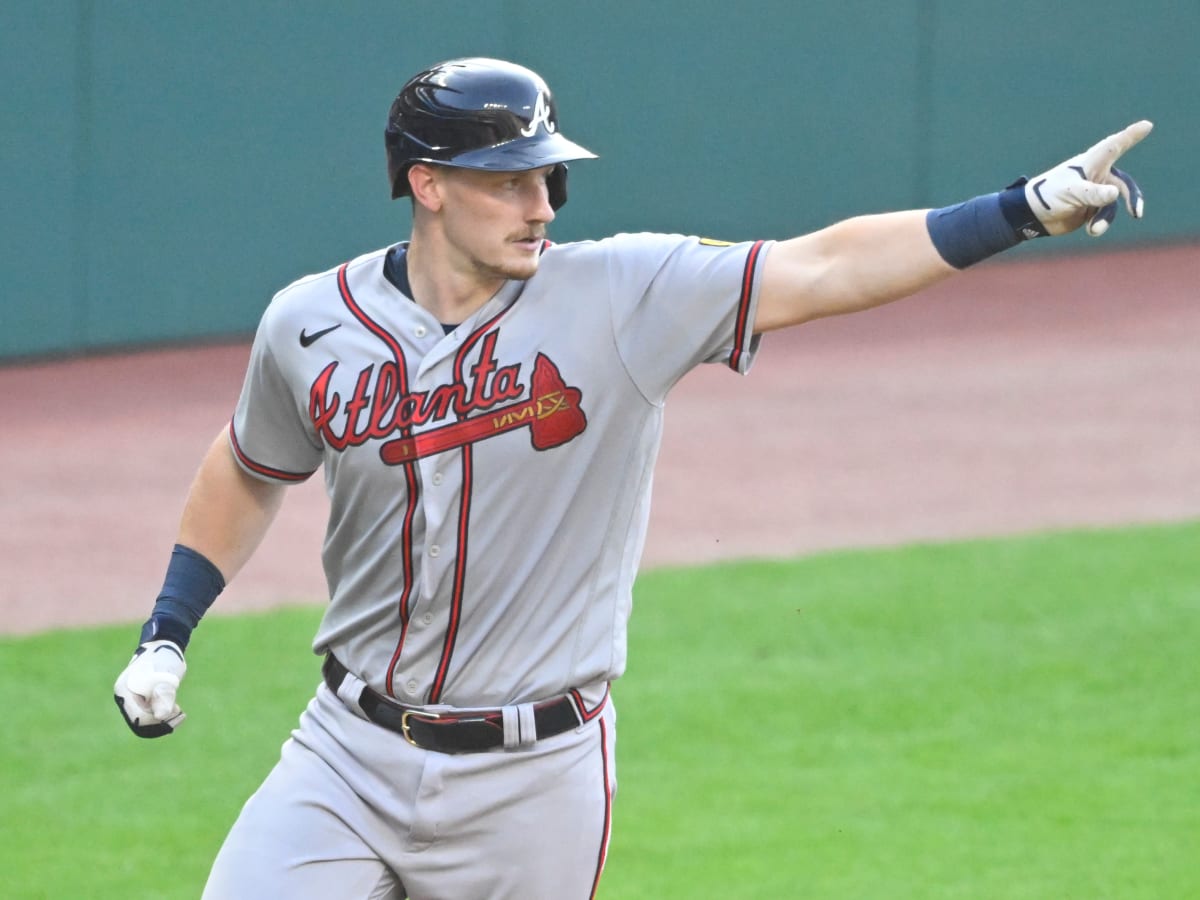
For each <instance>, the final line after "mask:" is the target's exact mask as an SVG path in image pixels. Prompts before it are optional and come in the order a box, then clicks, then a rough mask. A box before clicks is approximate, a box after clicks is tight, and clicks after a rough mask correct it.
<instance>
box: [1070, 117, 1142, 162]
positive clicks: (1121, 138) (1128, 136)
mask: <svg viewBox="0 0 1200 900" xmlns="http://www.w3.org/2000/svg"><path fill="white" fill-rule="evenodd" d="M1153 128H1154V123H1153V122H1150V121H1148V120H1146V119H1142V120H1141V121H1140V122H1134V123H1133V124H1132V125H1128V126H1126V127H1125V128H1124V129H1122V130H1121V131H1118V132H1117V133H1116V134H1110V135H1109V136H1108V137H1106V138H1104V140H1102V141H1099V142H1097V143H1096V144H1095V145H1093V146H1092V148H1091V149H1090V150H1088V152H1087V153H1086V154H1085V159H1086V161H1085V163H1084V165H1085V166H1086V167H1087V169H1088V170H1089V171H1092V170H1093V166H1095V167H1104V168H1108V167H1109V166H1111V165H1112V164H1113V163H1114V162H1116V161H1117V160H1118V159H1120V157H1121V156H1122V155H1123V154H1124V153H1126V152H1127V151H1128V150H1129V149H1130V148H1131V147H1134V146H1135V145H1137V144H1138V143H1139V142H1140V141H1141V140H1142V139H1143V138H1144V137H1145V136H1146V135H1148V134H1149V133H1150V132H1151V130H1152V129H1153Z"/></svg>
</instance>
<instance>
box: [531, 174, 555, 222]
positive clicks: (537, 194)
mask: <svg viewBox="0 0 1200 900" xmlns="http://www.w3.org/2000/svg"><path fill="white" fill-rule="evenodd" d="M530 194H531V195H532V197H531V206H530V209H529V211H528V213H527V220H528V221H529V222H536V223H538V224H541V225H548V224H550V223H551V222H553V221H554V216H555V212H554V207H553V206H551V205H550V188H549V186H548V185H547V184H546V181H545V179H538V181H537V183H536V188H535V190H533V191H531V192H530Z"/></svg>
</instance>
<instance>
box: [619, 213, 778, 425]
mask: <svg viewBox="0 0 1200 900" xmlns="http://www.w3.org/2000/svg"><path fill="white" fill-rule="evenodd" d="M612 240H613V242H614V243H613V247H612V255H611V257H610V279H611V304H612V311H613V332H614V336H615V340H616V344H617V350H618V353H619V354H620V356H621V359H622V361H623V362H624V364H625V366H626V369H627V370H628V372H629V375H630V377H631V378H632V379H633V380H634V382H635V383H636V384H637V385H638V387H639V389H640V390H641V391H642V393H643V394H644V395H645V396H646V397H647V399H650V400H652V401H654V402H661V400H662V399H663V398H664V397H665V396H666V393H667V391H668V390H670V388H671V387H672V386H673V385H674V384H675V383H676V382H677V381H678V380H679V379H680V378H682V377H683V376H684V375H685V374H686V373H687V372H689V371H690V370H691V369H693V368H695V367H696V366H697V365H699V364H701V363H706V362H707V363H717V364H722V365H726V366H729V368H731V369H733V370H734V371H735V372H739V373H745V372H747V371H749V369H750V366H751V364H752V362H753V360H754V356H755V354H756V352H757V350H758V345H759V337H760V336H759V335H755V334H754V333H753V323H754V313H755V309H756V306H757V302H758V292H759V283H760V281H761V272H762V267H763V261H764V259H765V257H766V254H767V252H768V251H769V249H770V247H771V246H772V244H771V243H770V242H766V241H755V242H745V243H739V244H728V243H725V242H722V241H710V240H707V239H703V238H697V237H685V236H682V235H660V234H639V235H618V236H617V237H616V238H613V239H612Z"/></svg>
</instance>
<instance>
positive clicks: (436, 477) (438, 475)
mask: <svg viewBox="0 0 1200 900" xmlns="http://www.w3.org/2000/svg"><path fill="white" fill-rule="evenodd" d="M433 483H434V485H435V486H436V485H439V484H441V483H442V473H441V472H434V473H433Z"/></svg>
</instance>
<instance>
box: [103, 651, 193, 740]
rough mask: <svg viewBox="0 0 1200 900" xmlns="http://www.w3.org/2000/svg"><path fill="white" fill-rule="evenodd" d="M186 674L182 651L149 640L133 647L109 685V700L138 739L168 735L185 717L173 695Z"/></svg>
mask: <svg viewBox="0 0 1200 900" xmlns="http://www.w3.org/2000/svg"><path fill="white" fill-rule="evenodd" d="M186 671H187V663H186V662H184V661H183V651H182V650H180V649H179V645H178V644H176V643H175V642H174V641H149V642H147V643H145V644H142V645H141V646H140V647H138V648H137V652H136V653H135V654H134V655H133V659H132V660H130V662H129V665H127V666H126V667H125V671H124V672H122V673H121V674H120V676H119V677H118V678H117V683H116V684H115V685H113V699H115V700H116V701H117V707H118V708H119V709H120V710H121V715H123V716H124V717H125V722H126V723H127V724H128V725H129V727H130V729H131V730H132V731H133V733H134V734H136V735H137V736H138V737H144V738H155V737H162V736H163V735H164V734H170V733H171V732H172V731H174V730H175V729H176V728H178V727H179V725H180V724H181V723H182V722H183V720H184V719H185V718H186V716H185V715H184V713H183V710H181V709H180V708H179V704H177V703H176V702H175V692H176V691H177V690H179V682H180V680H182V678H183V675H184V673H185V672H186Z"/></svg>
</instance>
